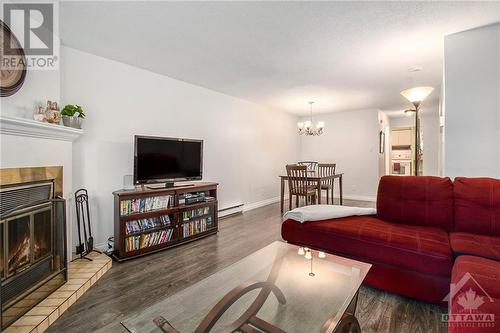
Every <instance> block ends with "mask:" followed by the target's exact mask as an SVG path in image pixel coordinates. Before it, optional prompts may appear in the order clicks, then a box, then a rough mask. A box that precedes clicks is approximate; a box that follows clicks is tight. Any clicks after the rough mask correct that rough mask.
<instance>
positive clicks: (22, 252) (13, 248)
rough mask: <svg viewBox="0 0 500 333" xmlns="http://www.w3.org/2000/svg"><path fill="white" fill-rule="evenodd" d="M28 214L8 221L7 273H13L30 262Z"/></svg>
mask: <svg viewBox="0 0 500 333" xmlns="http://www.w3.org/2000/svg"><path fill="white" fill-rule="evenodd" d="M30 220H31V219H30V216H29V215H25V216H23V217H19V218H16V219H12V220H10V221H9V222H8V235H9V236H8V237H9V244H8V246H9V252H8V255H9V261H8V267H9V273H8V275H12V274H14V273H15V272H16V271H18V270H21V269H22V268H23V267H24V266H26V265H27V264H29V263H30V255H31V236H30Z"/></svg>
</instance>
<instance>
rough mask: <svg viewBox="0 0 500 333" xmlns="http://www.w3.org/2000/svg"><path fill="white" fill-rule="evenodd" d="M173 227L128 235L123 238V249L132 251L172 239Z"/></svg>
mask: <svg viewBox="0 0 500 333" xmlns="http://www.w3.org/2000/svg"><path fill="white" fill-rule="evenodd" d="M173 235H174V229H165V230H161V231H157V232H152V233H149V234H142V235H138V236H130V237H127V238H125V251H126V252H129V251H134V250H139V249H143V248H145V247H150V246H154V245H158V244H164V243H168V242H169V241H171V240H172V237H173Z"/></svg>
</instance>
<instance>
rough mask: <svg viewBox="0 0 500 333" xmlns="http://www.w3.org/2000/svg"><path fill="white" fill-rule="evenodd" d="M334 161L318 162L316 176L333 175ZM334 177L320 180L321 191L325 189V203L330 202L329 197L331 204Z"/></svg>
mask: <svg viewBox="0 0 500 333" xmlns="http://www.w3.org/2000/svg"><path fill="white" fill-rule="evenodd" d="M336 166H337V165H336V164H335V163H319V164H318V177H328V176H333V175H335V168H336ZM334 184H335V182H334V179H333V178H331V179H325V180H322V181H321V191H323V190H325V191H326V203H327V204H329V203H330V197H331V198H332V205H333V187H334Z"/></svg>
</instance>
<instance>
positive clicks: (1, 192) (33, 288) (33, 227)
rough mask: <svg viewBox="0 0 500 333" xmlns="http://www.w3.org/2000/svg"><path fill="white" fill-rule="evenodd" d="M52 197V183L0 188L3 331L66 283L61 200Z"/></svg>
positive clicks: (63, 202) (0, 269) (0, 274)
mask: <svg viewBox="0 0 500 333" xmlns="http://www.w3.org/2000/svg"><path fill="white" fill-rule="evenodd" d="M31 189H32V190H33V191H30V190H31ZM53 193H54V192H53V183H52V182H43V183H36V184H29V185H27V184H21V185H18V186H17V187H16V186H13V187H12V186H11V187H8V188H0V196H1V197H0V199H1V200H0V201H1V205H2V208H3V209H1V211H2V212H1V213H0V239H1V240H2V243H1V246H0V278H1V289H0V294H1V295H0V300H1V309H2V312H1V317H0V321H1V325H0V327H1V329H4V328H5V327H7V326H8V325H9V324H11V323H12V322H14V321H15V320H16V319H17V318H19V317H20V316H22V314H24V313H26V312H27V311H28V310H29V309H31V307H33V306H34V305H36V304H37V303H38V302H40V301H41V300H42V299H44V298H45V297H47V296H48V295H49V294H50V293H51V292H53V291H54V290H56V289H57V288H58V287H59V286H60V285H61V284H63V283H64V282H65V281H66V243H65V242H66V241H65V234H66V227H65V224H66V219H65V215H66V214H65V201H64V200H63V199H59V198H54V197H53ZM4 204H5V206H9V207H12V208H10V209H5V206H4ZM2 213H3V214H2Z"/></svg>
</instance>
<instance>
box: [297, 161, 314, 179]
mask: <svg viewBox="0 0 500 333" xmlns="http://www.w3.org/2000/svg"><path fill="white" fill-rule="evenodd" d="M297 165H305V166H306V167H307V172H308V173H309V176H314V175H315V174H316V171H317V170H318V162H315V161H301V162H297Z"/></svg>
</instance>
